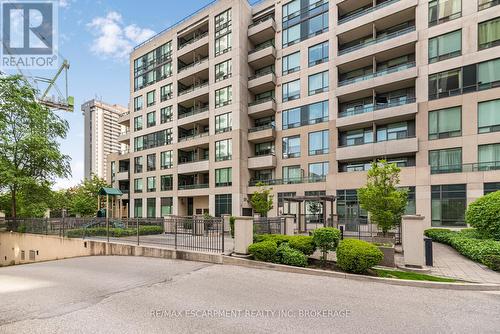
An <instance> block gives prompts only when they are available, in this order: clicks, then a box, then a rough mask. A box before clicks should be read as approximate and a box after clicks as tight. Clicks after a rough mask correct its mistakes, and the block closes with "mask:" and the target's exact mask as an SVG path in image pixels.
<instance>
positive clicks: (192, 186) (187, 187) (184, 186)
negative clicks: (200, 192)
mask: <svg viewBox="0 0 500 334" xmlns="http://www.w3.org/2000/svg"><path fill="white" fill-rule="evenodd" d="M205 188H208V183H195V184H179V185H178V186H177V189H178V190H192V189H205Z"/></svg>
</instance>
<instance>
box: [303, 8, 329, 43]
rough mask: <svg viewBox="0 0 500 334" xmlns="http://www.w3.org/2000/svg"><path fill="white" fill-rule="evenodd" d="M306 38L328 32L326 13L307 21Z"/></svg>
mask: <svg viewBox="0 0 500 334" xmlns="http://www.w3.org/2000/svg"><path fill="white" fill-rule="evenodd" d="M307 25H308V30H307V37H308V38H309V37H313V36H316V35H319V34H321V33H323V32H325V31H327V30H328V12H326V13H323V14H321V15H318V16H315V17H313V18H311V19H309V21H307Z"/></svg>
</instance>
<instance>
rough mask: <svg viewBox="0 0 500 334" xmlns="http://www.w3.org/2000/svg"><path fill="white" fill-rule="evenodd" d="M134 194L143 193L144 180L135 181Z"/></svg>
mask: <svg viewBox="0 0 500 334" xmlns="http://www.w3.org/2000/svg"><path fill="white" fill-rule="evenodd" d="M134 192H136V193H142V179H134Z"/></svg>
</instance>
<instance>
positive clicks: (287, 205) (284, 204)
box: [278, 192, 297, 215]
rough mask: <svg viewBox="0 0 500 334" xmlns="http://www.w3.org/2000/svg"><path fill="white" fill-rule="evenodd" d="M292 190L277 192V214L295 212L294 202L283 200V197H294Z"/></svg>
mask: <svg viewBox="0 0 500 334" xmlns="http://www.w3.org/2000/svg"><path fill="white" fill-rule="evenodd" d="M295 195H296V193H294V192H285V193H278V215H282V214H296V213H297V205H296V204H295V203H292V202H289V201H285V198H291V197H295Z"/></svg>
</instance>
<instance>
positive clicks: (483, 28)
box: [478, 17, 500, 50]
mask: <svg viewBox="0 0 500 334" xmlns="http://www.w3.org/2000/svg"><path fill="white" fill-rule="evenodd" d="M497 45H500V17H497V18H495V19H493V20H490V21H486V22H481V23H479V27H478V47H479V50H482V49H487V48H492V47H494V46H497Z"/></svg>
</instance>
